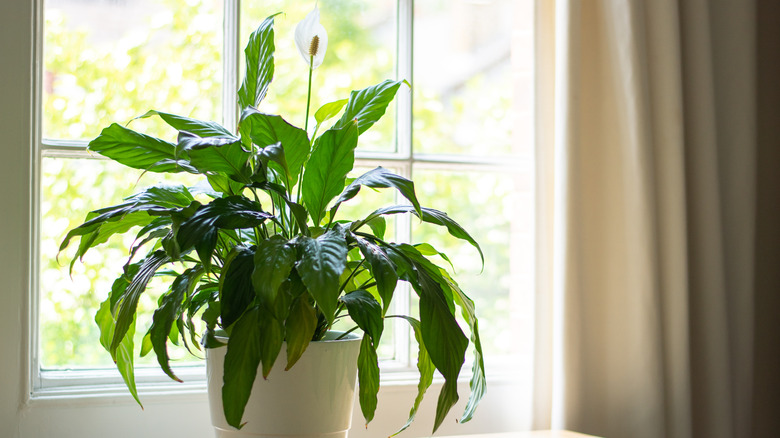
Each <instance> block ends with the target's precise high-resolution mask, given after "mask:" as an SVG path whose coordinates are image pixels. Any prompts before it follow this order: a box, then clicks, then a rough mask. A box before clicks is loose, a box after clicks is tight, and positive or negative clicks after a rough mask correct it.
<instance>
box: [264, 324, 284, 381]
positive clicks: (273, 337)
mask: <svg viewBox="0 0 780 438" xmlns="http://www.w3.org/2000/svg"><path fill="white" fill-rule="evenodd" d="M283 343H284V325H282V323H281V322H280V321H279V320H278V319H276V318H274V316H273V315H270V314H263V315H262V316H261V318H260V360H261V362H262V364H263V378H264V379H267V378H268V374H269V373H270V372H271V368H273V366H274V363H275V362H276V358H277V357H278V356H279V352H280V351H281V350H282V344H283Z"/></svg>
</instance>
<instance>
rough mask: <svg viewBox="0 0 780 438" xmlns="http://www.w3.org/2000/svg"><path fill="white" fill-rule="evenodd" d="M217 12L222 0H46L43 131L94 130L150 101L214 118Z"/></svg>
mask: <svg viewBox="0 0 780 438" xmlns="http://www.w3.org/2000/svg"><path fill="white" fill-rule="evenodd" d="M222 15H223V14H222V0H134V1H129V0H47V1H46V2H45V9H44V16H45V43H44V50H43V52H44V65H45V68H44V75H43V134H44V137H47V138H59V139H90V138H94V137H95V136H97V135H98V133H99V132H100V130H101V129H102V128H103V127H105V126H108V125H109V124H110V123H113V122H117V123H122V124H124V123H126V122H128V121H129V120H130V119H132V118H133V117H136V116H139V115H141V114H144V113H145V112H146V111H148V110H150V109H156V110H160V111H166V112H172V113H175V114H181V115H187V116H191V117H195V118H202V119H207V120H216V121H219V120H220V119H221V111H222V110H221V95H222V89H221V83H222V61H221V60H222V56H221V50H222V21H223V20H222ZM161 130H162V127H161V124H160V123H159V122H156V123H153V124H152V125H151V127H150V129H149V130H147V131H146V133H148V134H152V135H159V134H160V132H161Z"/></svg>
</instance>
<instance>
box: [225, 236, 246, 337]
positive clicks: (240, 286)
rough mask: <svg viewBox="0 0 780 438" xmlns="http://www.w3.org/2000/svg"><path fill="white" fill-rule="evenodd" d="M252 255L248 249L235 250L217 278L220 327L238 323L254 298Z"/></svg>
mask: <svg viewBox="0 0 780 438" xmlns="http://www.w3.org/2000/svg"><path fill="white" fill-rule="evenodd" d="M254 257H255V255H254V253H253V252H252V251H251V250H250V249H248V248H241V247H239V248H236V249H234V250H233V251H231V252H230V255H228V257H227V259H226V260H225V266H223V267H222V275H221V276H220V277H219V300H220V302H221V303H222V304H221V306H220V310H221V315H220V317H221V320H222V327H225V328H227V327H230V326H231V325H232V324H233V323H234V322H236V321H238V319H239V318H240V317H241V315H242V314H243V313H244V311H246V309H247V308H248V307H249V305H250V304H251V303H252V300H253V299H254V296H255V291H254V290H253V289H252V270H253V269H254V267H255V264H254Z"/></svg>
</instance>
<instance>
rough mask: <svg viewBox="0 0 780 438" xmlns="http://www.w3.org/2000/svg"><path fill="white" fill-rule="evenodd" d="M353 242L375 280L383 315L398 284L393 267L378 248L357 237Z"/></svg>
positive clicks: (383, 252)
mask: <svg viewBox="0 0 780 438" xmlns="http://www.w3.org/2000/svg"><path fill="white" fill-rule="evenodd" d="M355 242H356V243H357V245H358V248H360V252H361V253H362V254H363V257H365V259H366V260H368V267H369V269H370V270H371V275H373V276H374V280H376V286H377V292H378V293H379V296H380V297H381V298H382V314H383V315H384V314H385V313H387V310H388V309H389V308H390V302H391V301H392V299H393V293H394V292H395V287H396V285H397V284H398V274H396V269H395V266H394V265H393V262H392V261H390V258H389V257H388V256H387V254H386V253H385V251H384V250H383V249H382V248H381V247H380V246H378V245H376V244H374V243H371V242H369V241H368V240H366V239H363V238H360V237H357V236H355Z"/></svg>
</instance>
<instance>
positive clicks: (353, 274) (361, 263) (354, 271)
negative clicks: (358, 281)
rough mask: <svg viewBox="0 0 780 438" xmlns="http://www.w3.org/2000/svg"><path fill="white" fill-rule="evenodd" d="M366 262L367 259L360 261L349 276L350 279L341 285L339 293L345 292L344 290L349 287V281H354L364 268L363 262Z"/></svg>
mask: <svg viewBox="0 0 780 438" xmlns="http://www.w3.org/2000/svg"><path fill="white" fill-rule="evenodd" d="M365 261H366V259H363V260H361V261H360V263H358V265H357V266H355V269H354V270H353V271H352V273H350V274H349V277H347V279H346V280H344V284H342V285H341V288H340V289H339V292H341V291H343V290H344V288H345V287H347V283H349V281H350V280H352V277H354V276H355V274H357V272H358V270H359V269H360V267H361V266H363V262H365Z"/></svg>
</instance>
